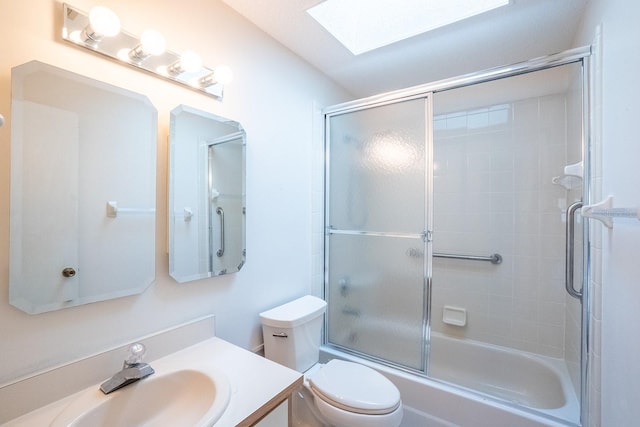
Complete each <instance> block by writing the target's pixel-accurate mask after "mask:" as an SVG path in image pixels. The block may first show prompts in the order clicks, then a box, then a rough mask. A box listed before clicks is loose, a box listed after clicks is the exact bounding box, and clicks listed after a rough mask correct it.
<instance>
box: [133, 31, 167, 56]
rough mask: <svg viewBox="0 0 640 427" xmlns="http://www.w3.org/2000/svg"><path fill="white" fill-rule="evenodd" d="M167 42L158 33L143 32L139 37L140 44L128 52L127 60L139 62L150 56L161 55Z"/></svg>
mask: <svg viewBox="0 0 640 427" xmlns="http://www.w3.org/2000/svg"><path fill="white" fill-rule="evenodd" d="M166 46H167V42H166V41H165V39H164V37H163V36H162V34H160V32H158V31H156V30H145V31H144V32H143V33H142V35H141V36H140V43H139V44H138V45H137V46H136V47H134V48H133V49H131V50H130V51H129V59H131V60H132V61H136V62H140V61H143V60H145V59H146V58H148V57H149V56H151V55H162V54H163V53H164V51H165V50H166Z"/></svg>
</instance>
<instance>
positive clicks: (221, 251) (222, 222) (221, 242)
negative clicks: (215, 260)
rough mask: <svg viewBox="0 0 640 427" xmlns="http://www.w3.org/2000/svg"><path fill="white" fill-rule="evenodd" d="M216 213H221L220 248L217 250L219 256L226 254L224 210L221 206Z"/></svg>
mask: <svg viewBox="0 0 640 427" xmlns="http://www.w3.org/2000/svg"><path fill="white" fill-rule="evenodd" d="M216 213H217V214H218V215H220V249H218V252H216V255H218V257H221V256H222V255H224V210H223V209H222V208H221V207H218V208H217V209H216Z"/></svg>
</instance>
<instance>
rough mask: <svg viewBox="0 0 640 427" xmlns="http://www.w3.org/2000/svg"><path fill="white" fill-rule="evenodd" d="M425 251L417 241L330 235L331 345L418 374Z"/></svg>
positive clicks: (418, 240) (328, 292) (413, 239)
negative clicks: (407, 368) (360, 353)
mask: <svg viewBox="0 0 640 427" xmlns="http://www.w3.org/2000/svg"><path fill="white" fill-rule="evenodd" d="M423 246H424V243H423V242H422V239H420V238H398V237H381V236H354V235H338V234H333V235H331V236H330V239H329V252H330V259H329V265H330V266H331V267H330V273H329V286H328V288H327V289H328V291H327V300H328V306H329V311H328V316H329V341H330V342H331V343H333V344H337V345H341V346H344V347H347V348H349V349H352V350H355V351H359V352H362V353H366V354H369V355H371V356H374V357H379V358H382V359H385V360H391V361H394V362H396V363H398V364H401V365H404V366H407V367H410V368H414V369H418V370H421V369H422V357H423V338H422V337H423V322H422V319H423V313H424V299H423V295H424V279H423V271H424V268H423V264H424V247H423ZM382 342H384V345H380V343H382Z"/></svg>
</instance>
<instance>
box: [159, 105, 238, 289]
mask: <svg viewBox="0 0 640 427" xmlns="http://www.w3.org/2000/svg"><path fill="white" fill-rule="evenodd" d="M245 144H246V134H245V132H244V129H243V128H242V126H241V125H240V123H238V122H236V121H233V120H229V119H225V118H223V117H219V116H216V115H214V114H210V113H207V112H205V111H201V110H198V109H196V108H192V107H189V106H186V105H180V106H178V107H176V108H175V109H174V110H172V111H171V129H170V159H169V168H170V182H169V274H170V275H171V277H173V278H174V279H175V280H176V281H178V282H188V281H191V280H198V279H204V278H207V277H212V276H220V275H223V274H230V273H235V272H237V271H239V270H240V269H241V268H242V266H243V265H244V262H245V256H246V250H245Z"/></svg>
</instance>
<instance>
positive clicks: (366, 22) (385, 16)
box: [307, 0, 512, 55]
mask: <svg viewBox="0 0 640 427" xmlns="http://www.w3.org/2000/svg"><path fill="white" fill-rule="evenodd" d="M511 1H512V0H325V1H324V2H322V3H319V4H317V5H315V6H313V7H311V8H309V9H307V13H308V14H309V15H310V16H311V17H312V18H313V19H315V20H316V21H317V22H318V23H319V24H320V25H321V26H323V27H324V28H325V29H326V30H327V31H328V32H329V33H330V34H331V35H332V36H333V37H335V38H336V39H337V40H338V41H339V42H340V43H342V44H343V45H344V46H345V47H346V48H347V49H348V50H349V51H350V52H351V53H353V54H354V55H360V54H362V53H366V52H369V51H371V50H374V49H378V48H380V47H383V46H387V45H390V44H393V43H396V42H398V41H401V40H405V39H408V38H410V37H414V36H417V35H419V34H423V33H426V32H428V31H432V30H435V29H436V28H441V27H444V26H446V25H450V24H453V23H454V22H459V21H462V20H465V19H468V18H470V17H472V16H477V15H480V14H482V13H486V12H489V11H492V10H495V9H497V8H500V7H503V6H507V5H509V4H510V3H511ZM363 18H366V19H363Z"/></svg>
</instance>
